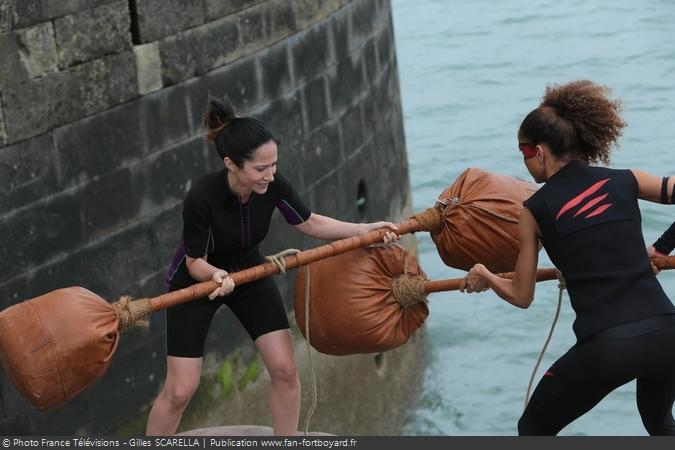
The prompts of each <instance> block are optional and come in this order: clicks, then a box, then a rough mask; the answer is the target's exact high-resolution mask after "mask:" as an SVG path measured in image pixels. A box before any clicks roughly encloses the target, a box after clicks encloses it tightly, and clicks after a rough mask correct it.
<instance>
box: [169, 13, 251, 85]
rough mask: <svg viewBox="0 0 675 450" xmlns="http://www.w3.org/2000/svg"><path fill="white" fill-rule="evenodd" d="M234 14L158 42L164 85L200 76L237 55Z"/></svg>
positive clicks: (236, 29) (237, 44) (238, 51)
mask: <svg viewBox="0 0 675 450" xmlns="http://www.w3.org/2000/svg"><path fill="white" fill-rule="evenodd" d="M236 19H237V18H236V17H235V16H227V17H225V18H223V19H220V20H217V21H214V22H210V23H208V24H206V25H203V26H200V27H197V28H194V29H191V30H188V31H185V32H182V33H178V34H175V35H173V36H170V37H168V38H166V39H163V40H162V41H160V43H159V53H160V57H161V60H162V79H163V81H164V85H167V86H168V85H171V84H175V83H178V82H180V81H183V80H187V79H188V78H191V77H193V76H196V75H202V74H204V73H206V72H208V71H209V70H211V69H214V68H216V67H219V66H222V65H224V64H226V63H228V62H231V61H234V60H235V59H236V58H237V56H239V55H240V50H239V47H240V44H239V26H238V23H237V20H236Z"/></svg>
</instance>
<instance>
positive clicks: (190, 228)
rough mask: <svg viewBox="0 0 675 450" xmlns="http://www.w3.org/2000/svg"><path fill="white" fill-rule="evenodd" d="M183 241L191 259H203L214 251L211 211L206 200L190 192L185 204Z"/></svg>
mask: <svg viewBox="0 0 675 450" xmlns="http://www.w3.org/2000/svg"><path fill="white" fill-rule="evenodd" d="M183 239H184V240H185V253H186V254H187V255H188V256H189V257H191V258H203V257H204V256H206V254H207V253H209V252H210V251H213V249H212V248H209V247H212V246H213V239H212V237H211V211H210V209H209V206H208V203H207V202H206V200H205V199H204V198H203V197H202V196H200V195H199V194H198V193H196V192H194V191H190V192H189V193H188V195H187V197H186V198H185V201H184V202H183Z"/></svg>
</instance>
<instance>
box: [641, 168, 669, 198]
mask: <svg viewBox="0 0 675 450" xmlns="http://www.w3.org/2000/svg"><path fill="white" fill-rule="evenodd" d="M632 172H633V175H634V176H635V179H636V180H637V183H638V198H641V199H642V200H648V201H650V202H655V203H661V191H662V189H663V177H657V176H656V175H652V174H650V173H647V172H643V171H642V170H636V169H633V170H632ZM674 187H675V176H671V177H670V178H669V179H668V184H667V186H666V197H667V199H668V201H667V203H673V202H675V200H674V199H673V198H672V195H673V188H674Z"/></svg>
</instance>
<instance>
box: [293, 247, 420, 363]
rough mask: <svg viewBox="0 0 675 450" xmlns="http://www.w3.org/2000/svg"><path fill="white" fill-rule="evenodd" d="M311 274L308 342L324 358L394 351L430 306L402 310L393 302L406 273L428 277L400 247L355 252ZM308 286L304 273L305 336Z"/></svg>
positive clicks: (298, 294)
mask: <svg viewBox="0 0 675 450" xmlns="http://www.w3.org/2000/svg"><path fill="white" fill-rule="evenodd" d="M404 264H407V265H406V266H405V270H404ZM309 269H310V272H311V283H310V306H309V311H310V314H309V324H310V326H309V336H310V343H311V345H312V347H314V348H315V349H317V350H318V351H320V352H321V353H326V354H330V355H350V354H355V353H377V352H383V351H385V350H390V349H393V348H396V347H398V346H400V345H402V344H404V343H405V342H406V341H407V340H408V338H410V336H411V335H412V334H413V333H414V332H415V330H417V329H418V328H419V327H420V326H421V325H422V323H424V320H425V319H426V318H427V316H428V315H429V309H428V307H427V303H426V301H423V302H421V303H417V304H416V305H415V306H411V307H408V308H404V307H402V306H401V304H400V303H399V302H398V301H397V300H396V299H395V298H394V296H393V293H392V281H393V279H394V278H395V277H397V276H399V275H402V274H403V273H404V271H405V272H406V273H408V274H410V275H415V276H424V272H422V269H420V267H419V265H418V264H417V259H416V258H415V257H414V256H412V255H410V254H409V253H408V252H407V251H406V250H405V249H404V248H403V247H401V246H399V245H391V246H386V247H366V248H361V249H356V250H352V251H350V252H347V253H344V254H342V255H339V256H334V257H332V258H327V259H324V260H321V261H318V262H314V263H312V264H310V265H309ZM306 283H307V278H306V275H305V269H304V268H300V269H299V270H298V275H297V280H296V284H295V317H296V320H297V322H298V326H299V327H300V329H301V330H302V333H303V335H305V287H306ZM306 337H307V336H306V335H305V338H306Z"/></svg>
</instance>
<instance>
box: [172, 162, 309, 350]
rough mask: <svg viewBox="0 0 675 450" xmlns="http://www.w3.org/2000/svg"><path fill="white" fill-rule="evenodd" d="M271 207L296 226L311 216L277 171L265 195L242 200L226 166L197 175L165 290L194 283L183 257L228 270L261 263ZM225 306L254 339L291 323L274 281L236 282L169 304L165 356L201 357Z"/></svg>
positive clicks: (187, 199)
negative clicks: (219, 292)
mask: <svg viewBox="0 0 675 450" xmlns="http://www.w3.org/2000/svg"><path fill="white" fill-rule="evenodd" d="M275 208H276V209H279V211H281V213H282V215H283V216H284V218H285V219H286V221H287V222H288V223H289V224H291V225H298V224H300V223H302V222H304V221H305V220H307V219H308V218H309V216H310V215H311V212H310V210H309V209H308V208H307V207H306V206H305V204H304V203H303V202H302V200H300V197H299V196H298V194H297V193H296V192H295V190H294V189H293V187H292V186H291V184H290V183H289V182H288V181H287V180H286V179H285V178H284V177H283V175H281V174H280V173H279V172H277V173H276V174H275V179H274V181H273V182H271V183H270V184H269V185H268V187H267V191H266V192H265V193H264V194H262V195H260V194H256V193H255V192H253V193H251V197H250V198H249V200H248V201H247V202H246V203H241V201H240V200H239V197H238V196H237V195H236V194H235V193H234V192H232V190H231V189H230V185H229V183H228V181H227V170H226V169H223V170H220V171H218V172H215V173H211V174H208V175H206V176H204V177H203V178H201V179H200V180H199V181H198V182H197V183H196V184H195V186H194V187H193V188H192V189H191V190H190V192H188V194H187V197H186V198H185V202H184V204H183V241H182V243H181V245H180V246H179V248H178V250H177V251H176V254H175V256H174V260H173V263H172V265H171V269H170V270H169V274H168V279H167V282H168V287H169V290H177V289H182V288H184V287H188V286H191V285H193V284H195V283H197V280H195V279H194V278H192V277H191V276H190V273H189V272H188V270H187V266H186V256H189V257H191V258H203V257H205V256H206V257H207V261H208V262H209V264H211V265H213V266H215V267H218V268H220V269H224V270H226V271H228V272H236V271H239V270H242V269H246V268H248V267H252V266H255V265H257V264H260V263H263V262H265V258H264V257H263V256H262V254H261V253H260V251H259V250H258V244H259V243H260V242H261V241H262V240H263V239H264V238H265V236H266V235H267V232H268V229H269V225H270V221H271V219H272V213H273V212H274V210H275ZM223 304H225V305H227V306H228V307H230V309H231V310H232V312H233V313H234V314H235V315H236V316H237V318H238V319H239V321H240V322H241V323H242V325H243V326H244V328H246V331H247V332H248V334H249V335H250V337H251V339H253V340H255V339H257V338H258V337H259V336H262V335H263V334H266V333H269V332H271V331H276V330H280V329H285V328H288V327H289V325H288V319H287V316H286V309H285V307H284V304H283V301H282V299H281V296H280V295H279V292H278V289H277V287H276V284H275V282H274V281H273V280H272V279H271V278H266V279H262V280H259V281H256V282H253V283H248V284H245V285H242V286H237V287H236V288H235V290H234V291H233V292H232V293H231V294H229V295H227V296H223V297H218V298H216V299H215V300H209V299H208V298H203V299H199V300H194V301H191V302H188V303H184V304H182V305H177V306H174V307H172V308H169V309H168V310H167V314H166V321H167V325H166V326H167V331H166V333H167V354H168V355H171V356H182V357H200V356H202V355H203V352H204V343H205V341H206V335H207V333H208V329H209V325H210V323H211V319H212V318H213V315H214V314H215V313H216V310H217V309H218V308H219V307H220V306H221V305H223Z"/></svg>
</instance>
